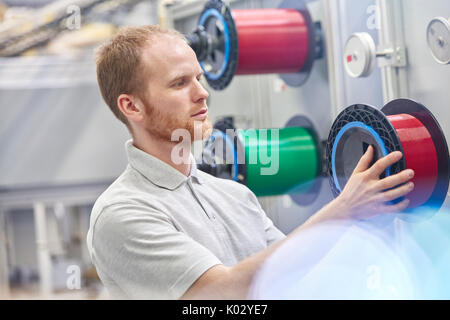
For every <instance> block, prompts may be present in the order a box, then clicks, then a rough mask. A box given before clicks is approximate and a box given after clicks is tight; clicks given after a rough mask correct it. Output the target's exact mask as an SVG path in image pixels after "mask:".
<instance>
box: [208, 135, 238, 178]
mask: <svg viewBox="0 0 450 320" xmlns="http://www.w3.org/2000/svg"><path fill="white" fill-rule="evenodd" d="M216 137H221V138H224V140H225V142H226V143H227V145H228V146H229V147H230V149H231V150H232V151H233V165H234V170H233V173H232V174H233V176H232V179H233V180H234V181H238V173H239V171H238V161H237V152H236V149H235V148H234V143H233V141H231V139H230V137H229V136H228V135H227V134H226V133H225V132H222V131H219V130H215V131H214V132H213V134H212V135H211V138H214V140H215V139H216ZM214 140H212V141H213V142H214Z"/></svg>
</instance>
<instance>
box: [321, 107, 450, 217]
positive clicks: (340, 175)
mask: <svg viewBox="0 0 450 320" xmlns="http://www.w3.org/2000/svg"><path fill="white" fill-rule="evenodd" d="M369 145H372V146H373V148H374V151H375V152H374V159H373V163H374V162H375V161H376V160H378V159H379V158H381V157H384V156H386V155H387V154H389V153H391V152H393V151H401V152H402V153H403V155H404V156H403V158H402V159H401V160H400V161H398V162H397V163H395V164H393V165H392V166H390V167H389V168H387V169H386V171H385V172H384V173H383V174H382V175H381V176H380V178H383V177H386V176H389V175H393V174H396V173H398V172H400V171H402V170H404V169H406V168H410V169H413V170H414V172H415V176H414V178H413V179H412V181H413V182H414V185H415V187H414V190H413V191H412V192H411V193H409V194H408V195H406V198H407V199H409V200H410V204H409V206H408V208H407V209H414V208H417V207H420V206H429V207H433V208H434V209H435V210H437V209H439V208H440V207H441V205H442V203H443V202H444V200H445V197H446V193H447V190H448V185H449V168H448V167H449V165H448V158H449V156H448V146H447V143H446V141H445V136H444V134H443V132H442V130H441V128H440V126H439V124H438V122H437V121H436V119H435V118H434V117H433V115H432V114H431V112H430V111H429V110H428V109H426V108H425V107H424V106H423V105H421V104H419V103H417V102H414V101H412V100H408V99H397V100H393V101H391V102H390V103H388V104H387V105H386V106H385V107H383V109H382V110H381V111H379V110H377V109H376V108H374V107H371V106H367V105H362V104H360V105H352V106H349V107H348V108H346V109H345V110H343V111H342V112H341V113H340V114H339V115H338V117H337V118H336V120H335V121H334V123H333V126H332V128H331V130H330V134H329V137H328V143H327V151H326V152H327V171H328V175H329V181H330V185H331V188H332V190H333V193H334V195H335V196H337V195H339V193H340V192H341V191H342V190H343V188H344V186H345V184H346V183H347V181H348V179H349V178H350V176H351V174H352V172H353V169H354V168H355V166H356V164H357V163H358V161H359V159H360V158H361V156H362V155H363V154H364V152H365V151H366V150H367V147H368V146H369ZM400 200H401V199H397V200H396V201H400Z"/></svg>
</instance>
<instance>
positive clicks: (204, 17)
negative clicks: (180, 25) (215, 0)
mask: <svg viewBox="0 0 450 320" xmlns="http://www.w3.org/2000/svg"><path fill="white" fill-rule="evenodd" d="M210 17H215V18H217V19H218V20H219V21H220V22H221V23H222V25H223V31H224V36H225V57H224V61H223V62H222V66H221V68H220V70H219V72H218V73H210V72H208V71H206V69H205V66H204V63H203V62H202V61H201V62H200V66H201V67H202V69H203V71H204V72H205V76H207V77H208V78H210V79H212V80H217V79H219V78H220V77H222V76H223V74H224V73H225V70H226V69H227V66H228V63H229V59H230V32H229V29H228V24H227V23H226V21H225V19H224V17H223V16H222V14H221V13H220V12H219V11H218V10H217V9H214V8H211V9H207V10H206V11H205V12H204V13H203V14H202V16H201V17H200V21H199V23H198V24H199V25H201V26H205V23H206V21H207V20H208V19H209V18H210Z"/></svg>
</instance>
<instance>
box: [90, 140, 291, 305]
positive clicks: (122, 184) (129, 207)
mask: <svg viewBox="0 0 450 320" xmlns="http://www.w3.org/2000/svg"><path fill="white" fill-rule="evenodd" d="M126 150H127V154H128V160H129V164H128V166H127V168H126V169H125V171H124V172H123V173H122V174H121V175H120V176H119V177H118V178H117V180H116V181H114V182H113V184H112V185H111V186H110V187H109V188H108V189H107V190H106V191H105V192H104V193H103V194H102V195H101V196H100V197H99V198H98V199H97V201H96V202H95V205H94V207H93V210H92V214H91V220H90V228H89V232H88V236H87V244H88V249H89V253H90V255H91V259H92V262H93V263H94V265H95V267H96V269H97V272H98V274H99V277H100V279H101V280H102V282H103V284H104V285H105V287H106V288H107V289H108V291H109V293H110V295H111V296H112V297H113V298H120V299H122V298H131V299H177V298H179V297H181V296H182V295H183V294H184V293H185V291H186V290H187V289H188V288H189V287H190V286H191V285H192V284H193V283H194V282H195V280H196V279H197V278H198V277H200V276H201V275H202V274H203V273H204V272H205V271H206V270H208V269H209V268H211V267H212V266H214V265H217V264H223V265H226V266H232V265H234V264H236V263H237V262H239V261H241V260H243V259H245V258H247V257H249V256H251V255H252V254H254V253H257V252H259V251H261V250H263V249H265V248H266V247H267V246H269V245H271V244H272V243H274V242H276V241H278V240H280V239H283V238H284V237H285V235H284V234H283V233H282V232H281V231H279V230H278V229H277V228H276V227H275V226H274V225H273V223H272V221H271V220H270V219H269V218H268V217H267V216H266V214H265V213H264V211H263V210H262V208H261V206H260V205H259V203H258V200H257V198H256V196H255V195H254V194H253V193H252V192H251V191H250V190H249V189H248V188H247V187H246V186H244V185H241V184H239V183H237V182H234V181H231V180H225V179H219V178H216V177H214V176H211V175H209V174H207V173H204V172H202V171H200V170H197V168H196V166H195V162H194V164H193V165H192V166H191V172H190V175H189V176H188V177H186V176H185V175H183V174H181V173H180V172H179V171H177V170H175V169H174V168H172V167H171V166H169V165H168V164H166V163H165V162H163V161H161V160H159V159H157V158H155V157H153V156H151V155H149V154H148V153H146V152H144V151H142V150H140V149H138V148H136V147H135V146H134V145H133V143H132V141H131V140H130V141H127V143H126ZM191 160H193V156H192V155H191Z"/></svg>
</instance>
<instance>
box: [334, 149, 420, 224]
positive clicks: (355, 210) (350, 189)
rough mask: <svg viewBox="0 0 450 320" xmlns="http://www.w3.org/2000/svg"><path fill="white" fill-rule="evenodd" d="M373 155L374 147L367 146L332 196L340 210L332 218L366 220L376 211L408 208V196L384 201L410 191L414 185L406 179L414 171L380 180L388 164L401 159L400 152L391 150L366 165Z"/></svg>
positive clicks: (377, 212) (408, 170)
mask: <svg viewBox="0 0 450 320" xmlns="http://www.w3.org/2000/svg"><path fill="white" fill-rule="evenodd" d="M372 158H373V147H372V146H369V148H367V151H366V153H365V154H364V155H363V156H362V157H361V159H360V160H359V162H358V164H357V165H356V168H355V169H354V171H353V173H352V175H351V177H350V179H349V180H348V182H347V184H346V185H345V187H344V190H342V192H341V194H340V195H339V196H338V197H337V198H336V199H335V200H336V201H337V202H338V203H339V207H340V208H341V210H339V212H338V213H336V216H335V217H333V218H337V219H368V218H371V217H374V216H376V215H378V214H383V213H393V212H400V211H402V210H404V209H406V208H407V207H408V204H409V200H408V199H404V200H402V201H401V202H399V203H397V204H389V203H387V202H388V201H391V200H394V199H397V198H399V197H402V196H404V195H406V194H408V193H409V192H411V191H412V190H413V188H414V184H413V183H412V182H408V181H409V180H410V179H412V178H413V177H414V171H413V170H411V169H406V170H403V171H401V172H399V173H397V174H395V175H392V176H388V177H386V178H384V179H380V175H381V174H382V173H383V172H384V171H385V170H386V168H387V167H389V166H391V165H393V164H394V163H396V162H397V161H399V160H400V159H401V158H402V153H401V152H400V151H395V152H392V153H390V154H388V155H387V156H385V157H383V158H381V159H379V160H378V161H377V162H375V163H374V164H373V165H372V166H371V167H369V166H370V163H371V162H372ZM407 182H408V183H407ZM398 185H400V186H398ZM396 186H398V187H396ZM394 187H396V188H394Z"/></svg>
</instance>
